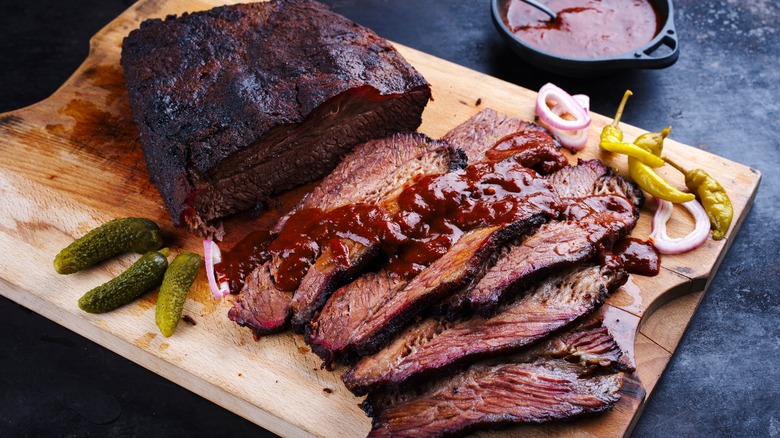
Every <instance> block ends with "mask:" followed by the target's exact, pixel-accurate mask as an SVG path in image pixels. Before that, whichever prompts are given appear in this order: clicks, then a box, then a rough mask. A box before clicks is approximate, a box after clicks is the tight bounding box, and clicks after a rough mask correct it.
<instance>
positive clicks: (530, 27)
mask: <svg viewBox="0 0 780 438" xmlns="http://www.w3.org/2000/svg"><path fill="white" fill-rule="evenodd" d="M542 3H544V4H545V5H547V6H548V7H549V8H550V9H552V10H553V11H555V12H556V13H557V14H558V20H556V21H555V22H551V21H550V19H549V17H548V16H547V15H546V14H544V13H543V12H541V11H539V10H538V9H536V8H534V7H533V6H530V5H528V4H526V3H525V2H523V1H521V0H510V1H508V2H507V6H506V10H505V13H504V15H503V17H502V18H503V20H504V24H506V26H507V27H508V28H509V29H510V30H511V31H512V33H513V34H515V35H516V36H517V37H518V38H520V39H521V40H522V41H523V42H525V43H526V44H528V45H531V46H533V47H536V48H538V49H541V50H544V51H545V52H549V53H552V54H555V55H561V56H566V57H570V58H579V59H596V58H605V57H610V56H616V55H621V54H623V53H628V52H631V51H633V50H635V49H638V48H640V47H642V46H644V45H645V44H647V43H649V42H650V41H651V40H652V39H653V38H654V37H655V35H656V34H657V33H658V31H659V29H660V27H659V20H658V14H657V13H656V11H655V10H654V9H653V6H652V4H651V3H650V2H649V0H548V1H542Z"/></svg>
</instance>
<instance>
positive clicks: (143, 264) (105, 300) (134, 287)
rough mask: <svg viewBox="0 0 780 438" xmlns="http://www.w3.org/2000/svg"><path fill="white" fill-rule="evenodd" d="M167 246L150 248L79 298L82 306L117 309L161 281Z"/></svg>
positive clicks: (90, 310)
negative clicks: (113, 275) (120, 270)
mask: <svg viewBox="0 0 780 438" xmlns="http://www.w3.org/2000/svg"><path fill="white" fill-rule="evenodd" d="M168 254H169V251H168V248H163V249H161V250H159V251H149V252H147V253H146V254H144V255H143V256H141V258H139V259H138V260H137V261H136V262H135V263H133V264H132V265H131V266H130V267H129V268H127V270H126V271H125V272H123V273H121V274H119V276H118V277H116V278H115V279H113V280H110V281H108V282H106V283H103V284H102V285H100V286H98V287H96V288H94V289H92V290H90V291H89V292H87V293H86V294H84V296H82V297H81V298H79V308H80V309H81V310H83V311H85V312H88V313H104V312H108V311H109V310H114V309H116V308H117V307H120V306H122V305H124V304H127V303H129V302H130V301H132V300H134V299H135V298H137V297H139V296H141V295H143V294H144V293H146V292H148V291H149V290H151V289H152V288H154V287H156V286H159V285H160V283H162V280H163V276H164V275H165V270H166V268H168V259H167V258H166V257H167V256H168Z"/></svg>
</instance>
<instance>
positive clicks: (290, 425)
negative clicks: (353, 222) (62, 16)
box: [0, 0, 760, 437]
mask: <svg viewBox="0 0 780 438" xmlns="http://www.w3.org/2000/svg"><path fill="white" fill-rule="evenodd" d="M223 3H224V2H217V1H213V2H212V1H205V2H200V1H179V2H165V1H161V0H142V1H140V2H138V3H136V4H135V5H134V6H133V7H132V8H131V9H129V10H127V11H126V12H125V13H123V14H122V15H121V16H119V17H118V18H117V19H116V20H114V21H113V22H112V23H110V24H109V25H108V26H106V27H105V28H104V29H103V30H101V31H100V32H99V33H98V34H97V35H95V37H94V38H93V39H92V40H91V50H90V54H89V57H88V58H87V60H86V61H85V62H84V64H83V65H82V66H81V67H80V68H79V69H78V70H77V71H76V72H75V73H74V74H73V76H72V77H71V78H70V79H68V81H67V82H66V83H65V84H64V85H63V86H62V87H61V88H60V89H59V90H58V91H57V92H56V93H55V94H54V95H53V96H51V97H50V98H48V99H46V100H45V101H43V102H40V103H38V104H35V105H33V106H31V107H28V108H24V109H21V110H18V111H14V112H10V113H5V114H2V115H0V153H1V154H2V163H1V164H0V235H1V236H2V238H1V239H0V270H1V272H2V274H0V276H1V277H2V278H0V292H1V293H2V294H3V295H5V296H7V297H9V298H11V299H12V300H14V301H16V302H18V303H20V304H22V305H24V306H26V307H28V308H30V309H32V310H34V311H35V312H38V313H40V314H42V315H44V316H45V317H47V318H49V319H51V320H53V321H55V322H57V323H59V324H61V325H63V326H66V327H68V328H70V329H71V330H73V331H75V332H77V333H79V334H81V335H83V336H85V337H87V338H89V339H91V340H93V341H95V342H97V343H99V344H101V345H103V346H105V347H107V348H109V349H111V350H113V351H116V352H117V353H119V354H121V355H123V356H125V357H127V358H129V359H131V360H133V361H135V362H137V363H139V364H141V365H143V366H145V367H147V368H149V369H151V370H152V371H154V372H156V373H158V374H160V375H162V376H165V377H166V378H168V379H170V380H172V381H174V382H176V383H178V384H180V385H182V386H184V387H186V388H188V389H190V390H192V391H194V392H196V393H198V394H200V395H202V396H203V397H206V398H208V399H210V400H212V401H214V402H216V403H218V404H220V405H221V406H224V407H226V408H227V409H230V410H232V411H233V412H236V413H237V414H239V415H241V416H243V417H245V418H248V419H250V420H251V421H254V422H256V423H257V424H259V425H261V426H263V427H265V428H267V429H269V430H271V431H274V432H276V433H278V434H281V435H285V436H308V435H314V436H340V437H341V436H344V437H346V436H365V434H366V433H367V432H368V430H369V429H370V420H369V419H368V418H367V417H366V416H365V415H364V414H363V413H362V411H361V410H360V409H359V408H358V407H357V404H358V402H359V399H357V398H355V397H353V396H352V395H351V394H350V393H349V392H348V391H347V390H346V388H344V386H343V385H342V384H341V381H340V379H339V376H340V374H341V372H343V371H344V369H340V368H337V369H336V370H335V371H334V372H331V371H326V370H321V369H320V361H319V359H318V358H317V357H316V356H315V355H314V354H312V353H311V352H310V351H309V348H308V347H307V346H306V345H305V344H304V342H303V339H302V337H301V336H298V335H293V334H291V333H285V334H281V335H277V336H270V337H265V338H262V339H260V340H259V341H254V340H253V339H252V336H251V333H250V332H249V330H247V329H243V328H240V327H238V326H236V325H235V324H233V323H232V322H231V321H229V320H228V319H227V316H226V314H227V310H228V309H229V308H230V306H231V305H232V297H228V298H227V299H225V300H222V301H214V300H213V299H212V298H211V294H210V293H209V291H208V286H207V283H206V280H205V273H204V272H203V271H202V272H201V273H200V275H199V278H198V279H197V280H196V283H195V285H194V287H193V289H192V290H191V291H190V295H189V298H188V300H187V302H186V304H185V310H184V314H185V315H187V316H189V317H190V319H191V321H192V322H191V323H187V322H182V323H180V324H179V327H178V329H177V331H176V333H175V335H174V336H173V337H171V338H164V337H163V336H162V335H160V334H159V332H158V330H157V328H156V326H155V324H154V304H155V301H156V293H151V294H149V295H147V296H145V297H143V298H141V299H138V300H136V301H135V302H133V303H131V304H129V305H126V306H124V307H122V308H120V309H118V310H116V311H114V312H111V313H108V314H103V315H89V314H86V313H84V312H82V311H80V310H79V309H78V307H77V305H76V302H77V300H78V298H79V297H80V296H81V295H82V294H83V293H84V292H85V291H87V290H89V289H91V288H92V287H94V286H96V285H98V284H101V283H103V282H105V281H107V280H109V279H111V278H113V277H115V276H116V275H118V274H119V273H121V272H122V271H123V270H124V269H126V268H127V267H128V266H129V265H130V264H131V263H132V262H133V261H134V260H135V258H137V256H135V255H127V256H123V257H121V258H119V259H118V260H114V261H109V262H106V263H103V264H101V265H99V266H97V267H95V268H93V269H90V270H87V271H85V272H81V273H77V274H74V275H69V276H60V275H57V274H55V273H54V270H53V268H52V260H53V258H54V255H55V254H56V253H57V252H58V251H59V250H60V249H61V248H63V247H64V246H66V245H67V244H68V243H70V242H71V241H72V240H73V239H74V238H76V237H79V236H81V235H83V234H84V233H85V232H87V231H88V230H90V229H92V228H94V227H96V226H97V225H99V224H101V223H103V222H106V221H108V220H110V219H114V218H118V217H125V216H141V217H148V218H150V219H153V220H155V221H156V222H157V223H158V224H160V226H161V228H163V230H164V231H165V237H166V242H168V243H169V246H170V247H171V248H172V250H173V251H174V252H178V251H183V250H189V251H195V252H198V253H201V252H202V250H201V243H200V240H198V239H197V238H195V237H193V236H192V235H189V234H188V233H186V232H185V231H184V230H182V229H176V228H174V227H173V225H172V223H171V221H170V217H169V216H168V213H167V211H166V210H165V208H164V207H163V203H162V200H161V198H160V196H159V194H158V193H157V191H156V189H155V188H154V186H153V185H152V184H151V183H150V182H149V176H148V173H147V171H146V166H145V163H144V158H143V153H142V151H141V148H140V144H139V143H138V138H137V131H136V127H135V125H134V123H133V121H132V118H131V114H130V108H129V103H128V98H127V92H126V89H125V84H124V78H123V75H122V71H121V68H120V67H119V56H120V52H121V42H122V38H123V37H124V36H125V35H126V34H127V33H128V32H129V31H131V30H132V29H135V28H136V27H138V25H139V24H140V22H141V21H143V20H144V19H147V18H157V17H164V16H165V15H167V14H179V13H182V12H185V11H197V10H203V9H208V8H210V7H213V6H216V5H218V4H223ZM398 49H399V51H401V53H402V54H403V55H404V56H405V57H406V59H407V60H408V61H409V62H410V63H411V64H412V65H414V67H415V68H417V69H418V70H419V71H420V72H421V73H422V74H423V75H424V76H425V77H426V78H427V79H428V81H429V82H430V83H431V84H432V87H433V95H434V99H435V100H434V101H433V102H431V103H430V104H429V105H428V107H427V108H426V110H425V113H424V114H423V124H422V126H421V127H420V131H422V132H424V133H426V134H428V135H429V136H432V137H434V138H435V137H439V136H441V135H442V134H444V133H445V132H447V131H448V130H449V129H451V128H453V127H454V126H456V125H458V124H459V123H461V122H463V121H464V120H466V119H467V118H468V117H470V116H472V115H474V114H476V113H477V112H479V111H480V110H482V109H484V108H487V107H490V108H494V109H495V110H497V111H500V112H503V113H506V114H509V115H512V116H516V117H520V118H523V119H527V120H530V119H532V118H533V113H534V101H535V97H536V93H535V92H533V91H530V90H526V89H523V88H520V87H518V86H516V85H513V84H510V83H506V82H503V81H500V80H498V79H495V78H492V77H489V76H485V75H483V74H480V73H477V72H474V71H471V70H468V69H466V68H463V67H460V66H457V65H455V64H452V63H449V62H447V61H443V60H441V59H437V58H434V57H432V56H429V55H426V54H424V53H421V52H418V51H415V50H412V49H409V48H405V47H398ZM616 104H617V102H616ZM609 122H611V119H610V118H608V117H603V116H600V115H596V114H594V123H593V126H592V127H591V128H590V134H589V135H590V138H589V142H588V147H587V148H586V149H585V150H584V151H582V152H581V153H579V154H578V155H577V156H570V161H571V162H572V163H574V162H576V159H577V158H583V159H590V158H594V157H597V158H599V159H601V160H602V161H604V162H605V163H606V164H607V165H609V166H612V167H614V168H615V169H616V170H617V172H618V173H620V174H621V175H626V174H627V172H626V166H625V158H624V157H620V156H614V155H611V154H609V155H608V154H603V153H600V152H599V151H598V147H597V146H596V145H597V141H598V134H599V133H600V132H601V129H602V127H603V126H604V125H606V124H608V123H609ZM663 122H664V121H662V120H659V124H660V123H663ZM621 127H622V128H623V130H624V132H625V133H626V138H627V139H633V138H634V137H635V136H637V135H639V134H640V133H642V132H644V131H642V130H640V129H638V128H635V127H631V126H628V125H622V126H621ZM673 137H674V132H672V138H673ZM665 152H666V153H667V155H669V156H670V157H672V158H674V159H676V160H677V161H679V162H681V163H686V164H687V165H688V166H690V167H694V166H695V167H701V168H704V169H705V170H707V171H709V172H710V173H717V174H718V175H719V180H720V182H721V184H722V185H723V186H724V187H725V188H726V190H727V191H728V193H729V195H730V197H731V200H732V202H733V204H734V208H735V218H734V223H733V225H732V229H731V230H730V231H729V233H728V235H727V237H726V239H724V240H721V241H714V240H712V239H710V240H708V241H707V242H706V243H705V244H704V245H703V246H702V247H700V248H698V249H697V250H695V251H693V252H690V253H687V254H683V255H678V256H664V257H663V259H662V271H661V274H660V275H658V276H656V277H641V276H632V278H631V281H630V282H629V284H627V285H626V286H624V287H622V288H621V289H620V290H618V291H617V292H616V293H615V294H614V295H613V296H612V297H610V299H609V301H608V306H606V308H605V310H604V312H605V316H606V318H607V320H608V321H609V323H610V327H611V329H612V330H613V332H615V334H616V336H618V335H619V337H620V339H621V343H622V344H621V345H622V346H624V347H625V348H629V349H631V348H633V350H634V355H635V360H636V363H637V372H636V373H635V375H634V376H633V377H632V379H630V380H629V381H628V383H627V384H626V385H625V387H624V390H623V398H622V399H621V401H620V402H619V403H618V405H617V406H616V407H615V409H614V410H613V411H611V412H609V413H607V414H605V415H602V416H600V417H596V418H591V419H586V420H579V421H576V422H572V423H566V424H562V425H561V424H554V425H544V426H521V427H515V428H511V429H507V430H504V431H501V432H481V433H479V434H478V435H502V436H504V435H507V436H544V435H548V434H551V433H557V434H563V435H593V436H600V437H607V436H624V435H627V434H628V433H630V431H631V429H632V427H633V424H634V423H635V422H636V420H637V419H638V417H639V414H640V413H641V410H642V406H643V404H644V402H645V400H646V396H647V395H649V394H650V393H651V392H652V390H653V388H654V387H655V384H656V382H657V381H658V378H659V377H660V375H661V373H662V372H663V370H664V368H665V367H666V364H667V362H668V361H669V358H670V357H671V355H672V353H673V352H674V350H675V348H676V346H677V343H678V342H679V340H680V337H681V336H682V333H683V332H684V330H685V328H686V326H687V324H688V322H689V321H690V318H691V316H692V314H693V312H694V311H695V309H696V306H697V305H698V303H699V302H700V300H701V297H702V296H703V293H704V291H706V289H707V286H708V285H709V282H710V280H711V279H712V277H713V275H714V273H715V271H716V270H717V268H718V266H719V264H720V261H721V260H722V258H723V256H724V254H725V253H726V251H727V250H728V248H729V246H730V244H731V242H732V241H733V236H734V235H735V234H736V230H737V229H738V228H739V227H740V225H741V223H742V221H743V220H744V218H745V216H746V214H747V212H748V210H749V208H750V205H751V203H752V201H753V199H754V197H755V194H756V189H757V186H758V183H759V180H760V174H759V173H758V172H757V171H755V170H754V169H751V168H748V167H746V166H743V165H740V164H738V163H734V162H732V161H728V160H725V159H723V158H720V157H717V156H715V155H712V154H709V153H706V152H704V151H701V150H699V149H696V148H692V147H689V146H686V145H683V144H680V143H677V142H675V141H673V140H667V142H666V147H665ZM660 173H661V174H662V175H663V176H665V177H666V178H667V179H669V180H670V181H672V182H673V183H674V184H675V185H677V186H678V187H681V188H682V187H683V181H682V177H681V175H680V174H679V173H677V172H676V171H674V170H672V169H667V168H665V169H662V170H661V172H660ZM305 190H306V188H305V187H304V188H301V189H297V190H293V191H292V192H290V193H287V194H285V195H283V196H281V197H280V199H279V200H280V201H281V202H280V203H279V204H280V207H279V209H278V210H270V211H268V212H266V213H265V214H264V215H263V216H261V217H260V218H257V219H256V218H251V217H249V216H248V215H243V216H238V217H236V218H233V219H231V220H229V221H227V223H226V230H227V232H228V238H227V240H226V242H225V243H224V246H225V247H227V248H229V247H230V246H231V244H232V243H233V242H235V241H236V240H237V239H239V238H241V237H242V236H243V235H244V234H245V233H246V232H247V231H249V230H251V229H253V228H257V227H258V226H267V225H268V224H270V223H272V222H273V221H274V220H275V219H276V218H277V217H278V216H279V214H281V213H283V212H284V209H285V208H289V207H290V206H292V205H293V204H294V202H295V201H296V200H297V199H298V198H299V197H300V196H301V195H302V194H303V193H304V192H305ZM653 210H654V203H653V202H652V201H651V202H648V204H647V205H646V206H645V207H644V209H643V211H642V216H641V219H640V221H639V224H638V225H637V227H636V229H635V230H634V232H633V236H635V237H639V238H646V237H647V236H648V235H649V233H650V218H651V217H652V212H653ZM691 226H692V224H691V220H690V218H689V217H688V215H687V213H685V211H684V210H683V209H681V208H678V211H677V212H676V214H674V215H673V217H672V220H671V221H670V223H669V227H670V233H671V234H673V235H674V234H682V233H685V232H687V230H688V229H690V227H691Z"/></svg>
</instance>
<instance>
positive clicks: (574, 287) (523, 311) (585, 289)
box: [342, 263, 627, 394]
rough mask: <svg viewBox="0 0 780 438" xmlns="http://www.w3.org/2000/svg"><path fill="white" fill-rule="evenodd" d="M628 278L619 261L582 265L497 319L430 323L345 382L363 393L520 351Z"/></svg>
mask: <svg viewBox="0 0 780 438" xmlns="http://www.w3.org/2000/svg"><path fill="white" fill-rule="evenodd" d="M626 278H627V276H626V274H625V271H624V270H623V269H622V266H620V265H619V263H609V264H607V265H605V266H584V267H578V268H574V269H573V270H570V271H568V272H566V273H562V274H558V275H554V276H551V277H549V278H547V279H545V280H544V281H543V282H542V283H541V284H539V285H538V286H536V288H534V289H533V290H530V291H529V292H528V293H527V294H526V295H525V296H524V297H523V298H521V299H518V300H516V301H515V302H512V303H508V304H506V305H505V306H504V307H502V308H501V310H500V311H499V312H498V313H497V314H496V315H495V316H493V317H490V318H483V317H479V316H475V317H473V318H470V319H465V320H460V321H456V322H449V321H447V320H446V319H444V318H438V319H436V318H430V319H427V320H425V321H423V322H421V323H419V324H416V325H414V326H412V327H410V328H408V329H407V330H406V331H404V332H403V333H402V334H401V335H400V336H398V337H397V338H396V339H395V340H394V341H393V342H392V343H390V344H389V345H388V346H387V347H385V348H384V349H382V350H381V351H379V352H378V353H376V354H374V355H371V356H366V357H364V358H363V359H361V360H360V362H358V364H357V365H355V366H354V367H353V368H352V369H350V370H349V371H347V372H346V373H345V374H344V376H342V380H343V381H344V383H345V384H346V385H347V388H349V389H350V390H351V391H352V392H354V393H355V394H365V393H366V392H368V391H371V390H375V389H377V388H380V387H387V386H390V387H393V386H398V385H400V384H401V383H403V382H404V381H406V380H407V379H409V378H412V377H414V378H415V380H418V379H420V378H423V377H429V376H431V375H434V374H441V373H442V372H444V371H445V370H449V369H452V368H454V367H457V366H459V365H462V364H465V363H471V362H474V361H475V360H477V359H479V358H483V357H488V356H495V355H498V354H506V353H511V352H515V351H518V350H520V349H522V348H524V347H527V346H528V345H531V344H533V343H535V342H537V341H539V340H540V339H543V338H545V337H546V336H548V335H549V334H551V333H552V332H554V331H555V330H558V329H561V328H562V327H565V326H567V325H568V324H570V323H571V322H572V321H574V320H576V319H577V318H579V317H581V316H583V315H585V314H588V313H590V312H592V311H594V310H595V309H597V308H598V307H599V306H601V304H603V302H604V300H605V299H606V297H607V295H608V294H609V293H610V292H611V291H613V290H615V289H616V288H617V287H619V286H620V285H621V284H623V282H625V280H626Z"/></svg>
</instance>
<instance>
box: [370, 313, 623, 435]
mask: <svg viewBox="0 0 780 438" xmlns="http://www.w3.org/2000/svg"><path fill="white" fill-rule="evenodd" d="M622 358H623V352H622V351H621V350H620V348H619V347H618V346H617V344H616V343H615V341H614V339H613V338H612V336H611V335H610V334H609V332H608V331H607V330H606V328H604V327H603V326H602V325H601V322H600V320H590V321H586V322H584V323H582V324H580V325H578V326H577V327H575V328H573V329H570V330H568V331H566V332H564V333H562V334H560V335H558V336H555V337H553V338H551V339H550V340H549V341H547V342H544V343H542V344H539V345H537V346H536V347H534V348H532V349H529V350H527V351H526V352H524V353H522V354H518V355H515V356H512V357H509V358H504V359H497V360H494V361H490V362H484V363H480V364H476V365H472V366H471V367H469V368H468V369H466V370H463V371H459V372H456V373H453V374H452V375H450V376H447V377H443V378H441V379H437V380H434V381H429V382H427V383H424V384H422V385H416V386H415V387H412V386H407V387H405V388H401V389H389V390H384V391H379V392H374V393H371V394H370V395H369V396H368V398H367V399H366V400H365V401H364V402H363V404H362V406H363V408H364V409H365V410H366V412H367V413H368V414H369V415H370V416H371V417H373V424H372V430H371V432H370V433H369V436H372V437H380V436H410V437H411V436H420V437H423V436H424V437H441V436H451V435H462V434H464V433H466V432H468V431H470V430H473V429H476V428H485V427H495V426H501V425H506V424H512V423H543V422H548V421H552V420H566V419H570V418H574V417H577V416H581V415H588V414H595V413H598V412H601V411H604V410H606V409H610V408H611V407H612V406H614V404H615V403H616V402H617V401H618V400H619V399H620V392H619V391H620V388H621V386H622V384H623V373H615V374H612V373H614V372H615V371H616V370H626V368H625V366H624V365H622V362H623V361H622ZM595 370H598V371H599V372H598V373H595V376H593V374H594V372H593V371H595ZM629 371H630V369H629ZM605 373H606V374H605Z"/></svg>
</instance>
